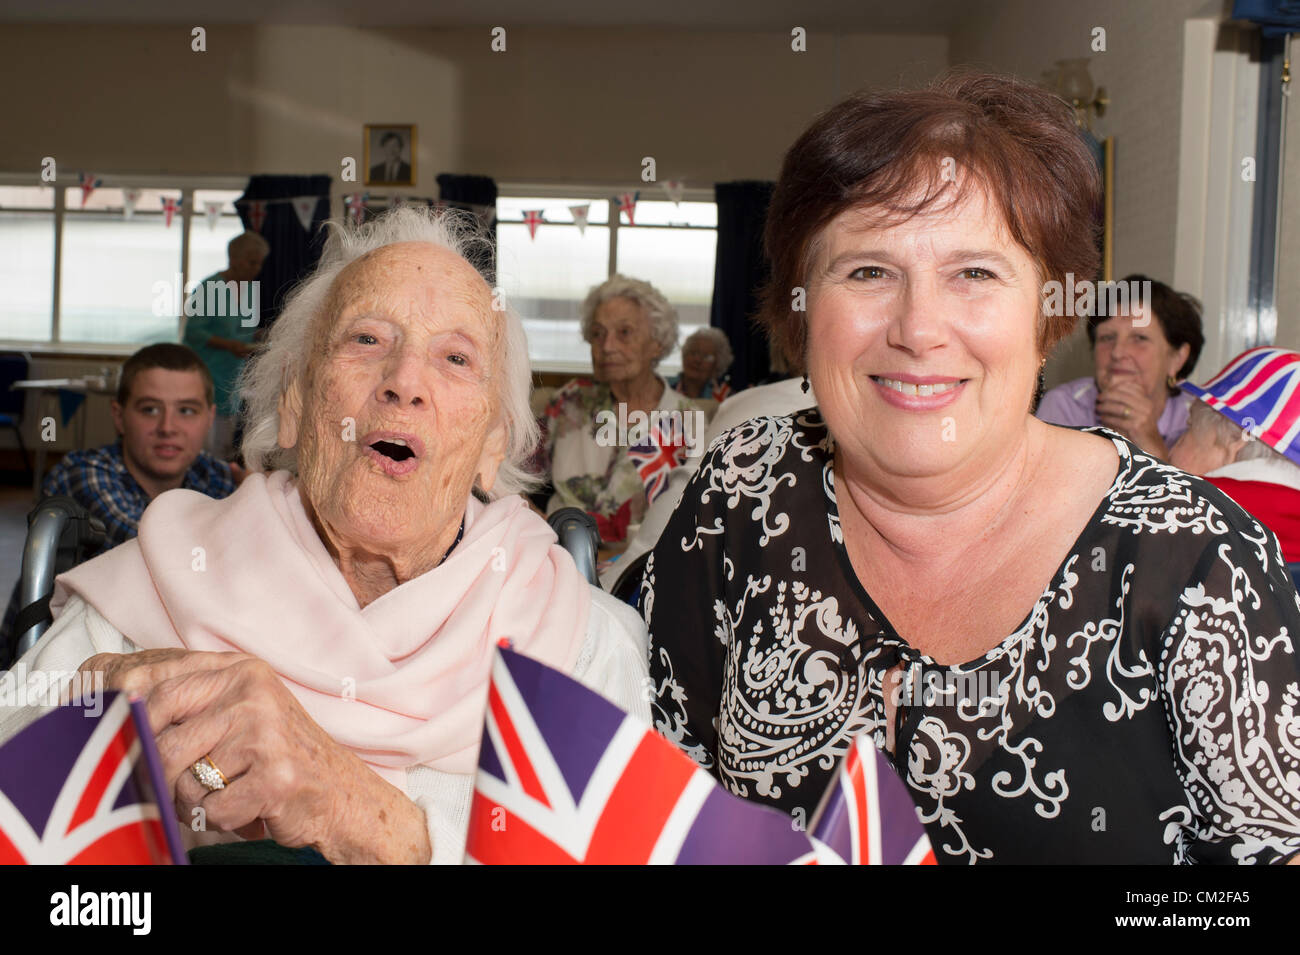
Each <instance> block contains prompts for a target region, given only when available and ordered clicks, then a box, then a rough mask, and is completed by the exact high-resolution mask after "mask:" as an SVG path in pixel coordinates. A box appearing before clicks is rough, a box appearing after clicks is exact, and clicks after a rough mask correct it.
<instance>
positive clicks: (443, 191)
mask: <svg viewBox="0 0 1300 955" xmlns="http://www.w3.org/2000/svg"><path fill="white" fill-rule="evenodd" d="M438 198H439V199H442V200H443V201H445V202H450V203H461V204H464V205H470V206H487V207H489V208H491V209H492V210H493V213H492V216H491V218H490V220H489V221H488V222H484V221H482V220H481V219H480V220H479V222H478V227H479V229H480V230H482V232H483V233H484V235H486V236H487V238H488V239H489V240H490V241H491V246H490V247H489V249H488V250H487V251H486V252H485V253H484V254H482V255H471V256H470V262H471V263H473V265H474V267H475V268H476V269H478V270H479V272H480V273H481V274H482V275H483V277H484V278H485V279H487V282H488V284H489V285H495V284H496V274H497V218H496V207H497V183H496V180H495V179H492V178H491V177H490V176H462V175H459V174H457V173H452V172H444V173H440V174H439V175H438Z"/></svg>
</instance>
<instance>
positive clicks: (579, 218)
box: [569, 202, 591, 235]
mask: <svg viewBox="0 0 1300 955" xmlns="http://www.w3.org/2000/svg"><path fill="white" fill-rule="evenodd" d="M569 214H570V215H571V216H573V224H574V225H576V226H577V227H578V235H586V234H587V218H588V217H589V216H590V215H591V203H590V202H587V203H584V204H583V205H580V206H569Z"/></svg>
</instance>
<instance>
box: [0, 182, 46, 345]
mask: <svg viewBox="0 0 1300 955" xmlns="http://www.w3.org/2000/svg"><path fill="white" fill-rule="evenodd" d="M0 288H3V289H4V295H0V338H13V339H19V340H24V341H32V340H36V341H42V340H48V339H49V337H50V334H51V332H52V329H53V316H54V190H53V189H51V188H48V187H41V186H0Z"/></svg>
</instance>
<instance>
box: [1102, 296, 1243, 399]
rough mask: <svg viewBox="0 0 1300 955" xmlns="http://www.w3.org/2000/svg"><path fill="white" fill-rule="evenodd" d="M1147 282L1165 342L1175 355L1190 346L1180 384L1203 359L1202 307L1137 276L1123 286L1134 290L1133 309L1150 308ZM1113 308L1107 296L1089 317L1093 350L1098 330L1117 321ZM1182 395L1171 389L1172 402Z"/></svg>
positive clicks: (1151, 308) (1188, 298) (1176, 387)
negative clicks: (1145, 296) (1145, 295)
mask: <svg viewBox="0 0 1300 955" xmlns="http://www.w3.org/2000/svg"><path fill="white" fill-rule="evenodd" d="M1143 282H1150V283H1151V302H1150V303H1149V304H1150V306H1151V307H1150V312H1151V316H1152V317H1153V318H1154V319H1155V320H1156V324H1158V325H1159V326H1160V330H1161V332H1163V333H1164V336H1165V341H1167V342H1169V344H1170V345H1172V346H1173V348H1174V351H1177V350H1178V349H1179V348H1181V347H1182V346H1184V345H1186V346H1187V361H1185V362H1183V365H1182V367H1181V368H1179V369H1178V374H1176V375H1175V376H1174V377H1175V378H1177V379H1178V380H1179V381H1184V380H1186V379H1187V378H1188V377H1190V376H1191V374H1192V372H1193V371H1194V370H1195V369H1196V361H1197V359H1199V358H1200V357H1201V349H1202V348H1204V347H1205V331H1204V329H1203V328H1202V327H1201V303H1200V302H1199V301H1197V300H1196V299H1195V298H1194V297H1193V296H1191V295H1188V294H1187V293H1186V292H1179V291H1177V290H1176V289H1172V288H1170V287H1169V286H1168V285H1166V284H1165V283H1164V282H1161V281H1160V280H1158V279H1153V278H1151V276H1149V275H1141V274H1136V273H1135V274H1133V275H1126V276H1124V278H1122V279H1120V283H1121V284H1123V285H1127V286H1128V287H1129V288H1130V289H1132V290H1133V291H1131V292H1130V293H1129V295H1130V298H1129V305H1130V308H1131V307H1132V306H1133V305H1136V304H1142V305H1146V304H1148V303H1146V302H1143V301H1142V289H1143V287H1144V286H1143V284H1142V283H1143ZM1110 304H1111V303H1110V300H1109V298H1108V297H1107V296H1104V295H1098V296H1097V309H1096V311H1095V312H1094V313H1093V314H1092V315H1089V316H1088V344H1089V345H1091V346H1092V347H1093V348H1096V347H1097V326H1098V325H1100V324H1101V323H1102V322H1105V321H1109V320H1110V319H1111V318H1113V317H1114V316H1113V315H1111V314H1110ZM1180 393H1181V390H1180V389H1179V388H1178V386H1176V385H1175V386H1174V387H1172V388H1170V389H1169V396H1170V397H1171V398H1172V397H1175V396H1177V395H1178V394H1180ZM1220 417H1222V416H1220Z"/></svg>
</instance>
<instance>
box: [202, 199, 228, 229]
mask: <svg viewBox="0 0 1300 955" xmlns="http://www.w3.org/2000/svg"><path fill="white" fill-rule="evenodd" d="M224 204H225V203H221V202H205V203H203V214H204V215H205V216H207V218H208V231H209V232H213V231H215V230H216V228H217V223H218V222H219V221H220V220H221V207H222V206H223V205H224Z"/></svg>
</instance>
